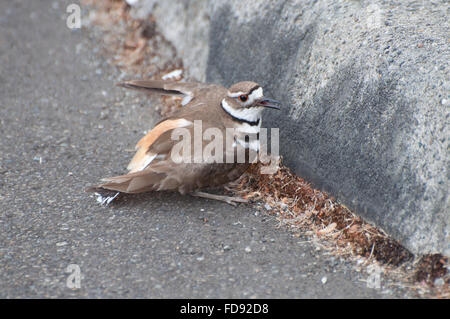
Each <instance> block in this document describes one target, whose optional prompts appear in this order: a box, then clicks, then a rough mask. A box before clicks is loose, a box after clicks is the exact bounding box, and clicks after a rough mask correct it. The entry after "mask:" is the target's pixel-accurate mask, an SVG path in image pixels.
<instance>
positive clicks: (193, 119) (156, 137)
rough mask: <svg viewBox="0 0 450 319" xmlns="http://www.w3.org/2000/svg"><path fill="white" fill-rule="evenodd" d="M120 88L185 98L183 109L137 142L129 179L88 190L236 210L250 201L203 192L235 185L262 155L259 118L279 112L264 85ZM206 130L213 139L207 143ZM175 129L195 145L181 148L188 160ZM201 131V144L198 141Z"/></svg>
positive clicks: (134, 84) (139, 84) (139, 83)
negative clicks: (185, 197)
mask: <svg viewBox="0 0 450 319" xmlns="http://www.w3.org/2000/svg"><path fill="white" fill-rule="evenodd" d="M118 86H121V87H124V88H129V89H136V90H140V91H144V92H147V93H156V94H160V95H171V96H178V97H183V100H182V105H183V107H182V108H181V109H180V110H178V111H177V112H176V113H175V114H173V115H171V116H169V117H168V118H165V119H163V120H162V121H160V122H159V123H157V124H156V126H155V127H154V128H153V129H152V130H151V131H150V132H148V133H147V134H146V135H145V136H144V137H143V138H142V139H141V140H140V141H139V142H138V143H137V145H136V150H137V151H136V154H135V155H134V157H133V159H132V160H131V162H130V163H129V165H128V170H129V172H128V173H127V174H125V175H121V176H115V177H108V178H104V179H102V181H103V182H104V183H102V184H100V185H98V186H94V187H90V188H88V189H87V190H88V191H98V190H100V189H106V190H113V191H117V192H123V193H141V192H147V191H178V192H180V193H181V194H191V195H193V196H199V197H204V198H209V199H215V200H221V201H225V202H227V203H229V204H232V205H235V202H246V200H244V199H242V198H239V197H230V196H222V195H216V194H210V193H206V192H203V191H201V190H204V189H207V188H213V187H217V186H221V185H224V184H226V183H228V182H232V181H234V180H236V179H237V178H239V177H240V176H241V175H242V174H243V173H244V171H245V170H246V169H247V168H248V166H249V165H250V163H251V162H252V161H253V160H254V159H255V154H256V155H257V153H258V151H259V132H260V127H261V113H262V111H263V110H264V109H265V108H273V109H279V103H278V102H277V101H275V100H272V99H268V98H265V97H264V95H263V89H262V87H261V86H260V85H258V84H257V83H255V82H249V81H246V82H239V83H236V84H234V85H233V86H231V87H230V88H229V89H227V88H225V87H223V86H221V85H216V84H201V83H180V82H171V81H153V80H136V81H128V82H123V83H119V84H118ZM199 127H200V128H199ZM208 129H209V133H213V134H209V137H208V138H204V135H207V134H206V133H207V132H208ZM177 130H178V131H180V132H183V131H181V130H184V133H186V134H184V135H183V137H184V138H185V139H186V140H187V142H190V143H191V144H190V145H188V147H187V150H186V149H182V150H183V151H185V152H184V155H183V156H184V157H181V156H180V154H179V153H180V152H179V151H180V147H178V146H177V143H180V141H179V138H178V139H176V138H174V134H175V133H176V131H177ZM198 130H200V137H201V138H200V142H199V141H198V138H197V139H196V135H197V137H198V133H199V132H198ZM186 136H187V137H186ZM178 137H180V136H178ZM212 137H215V139H214V142H217V143H215V144H214V145H215V146H216V147H215V148H214V149H213V151H214V152H213V151H212V150H211V147H209V151H210V153H208V152H207V151H208V143H211V141H212ZM216 139H218V140H216ZM220 139H222V140H221V141H220ZM185 142H186V141H185ZM199 144H200V145H199ZM183 145H184V144H183ZM192 145H193V147H191V146H192ZM197 146H200V149H201V150H200V152H199V154H195V153H196V152H197V151H196V147H197ZM175 149H177V150H175ZM202 149H203V151H202ZM242 153H243V154H244V155H245V157H244V159H242V157H239V155H238V154H242ZM186 154H188V155H189V156H188V158H186V157H185V155H186ZM252 154H253V155H252ZM198 155H199V156H198ZM199 157H200V158H199ZM180 159H182V160H180ZM116 196H117V194H116Z"/></svg>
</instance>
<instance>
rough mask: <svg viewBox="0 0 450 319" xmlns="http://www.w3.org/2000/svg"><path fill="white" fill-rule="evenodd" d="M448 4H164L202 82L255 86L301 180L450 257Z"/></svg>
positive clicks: (161, 18) (164, 26) (164, 15)
mask: <svg viewBox="0 0 450 319" xmlns="http://www.w3.org/2000/svg"><path fill="white" fill-rule="evenodd" d="M449 10H450V9H449V6H448V2H447V1H381V0H380V1H344V0H335V1H328V0H323V1H312V0H311V1H271V0H263V1H256V2H255V1H242V0H231V1H209V0H195V1H155V0H140V1H138V2H137V3H136V7H135V8H134V11H135V12H136V14H139V13H140V14H143V13H147V12H152V14H154V15H155V16H156V17H157V20H158V22H159V27H160V28H161V30H162V31H163V33H164V35H166V37H167V38H168V39H169V40H170V41H172V43H173V44H174V45H175V46H176V47H177V49H178V50H179V52H180V54H181V55H182V56H183V57H184V60H185V65H186V69H187V70H188V72H190V75H191V76H192V77H194V78H197V79H199V80H205V79H206V80H208V81H211V82H218V83H222V84H225V85H229V84H231V83H234V82H236V81H240V80H254V81H257V82H259V83H260V84H262V85H263V86H264V88H265V92H266V93H267V94H268V95H271V96H272V97H274V98H277V99H279V100H281V101H282V102H283V105H284V108H283V112H281V113H275V112H272V113H271V114H267V117H266V120H265V125H266V126H267V127H280V123H283V124H282V129H281V131H280V152H281V154H282V155H283V156H284V159H285V163H286V164H287V165H288V166H289V167H291V168H293V169H294V170H295V171H296V173H297V174H299V175H300V176H302V177H305V178H306V179H307V180H309V181H311V182H313V183H314V185H315V186H317V187H319V188H321V189H324V190H326V191H328V192H329V193H331V194H332V195H334V196H336V197H337V198H338V199H339V200H340V201H342V202H343V203H344V204H346V205H347V206H349V207H351V208H353V209H355V211H356V212H357V213H358V214H359V215H361V216H363V217H364V218H365V219H366V220H368V221H370V222H373V223H375V224H376V225H378V226H379V227H381V228H383V229H384V230H386V231H387V232H388V233H389V234H390V235H392V236H393V237H395V238H397V239H398V240H400V242H401V243H403V244H404V245H405V246H406V247H407V248H409V249H410V250H411V251H413V252H415V253H428V252H442V253H444V254H446V255H450V213H449V211H450V210H449V199H448V188H449V185H448V173H447V167H448V135H449V132H448V117H449V105H450V97H449V91H450V86H449V85H450V84H449V67H448V61H450V50H449V42H448V34H449V31H450V28H449V23H448V14H449Z"/></svg>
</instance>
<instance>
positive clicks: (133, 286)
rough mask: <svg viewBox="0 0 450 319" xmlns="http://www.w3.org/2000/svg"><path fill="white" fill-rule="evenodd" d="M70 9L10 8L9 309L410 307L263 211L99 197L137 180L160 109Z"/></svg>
mask: <svg viewBox="0 0 450 319" xmlns="http://www.w3.org/2000/svg"><path fill="white" fill-rule="evenodd" d="M70 2H72V1H44V0H42V1H28V0H15V1H2V2H0V83H1V85H0V135H1V137H2V138H1V139H0V206H1V212H0V298H39V297H40V298H47V297H90V298H94V297H95V298H118V297H125V298H131V297H136V298H157V297H158V298H159V297H163V298H167V297H172V298H173V297H186V298H195V297H199V298H203V297H205V298H206V297H221V298H228V297H235V298H251V297H259V298H280V297H286V298H305V297H311V298H317V297H325V298H337V297H345V298H383V297H390V298H392V297H405V296H406V295H405V292H404V291H403V290H398V288H392V286H388V285H387V284H386V282H385V281H384V277H382V286H381V289H371V288H368V287H367V286H366V283H365V282H363V281H362V280H365V279H367V276H368V275H367V274H366V273H365V272H364V271H362V272H357V271H355V270H354V267H353V266H352V264H351V263H349V262H346V261H342V260H340V259H339V258H337V257H333V256H331V255H329V254H327V253H326V252H325V251H323V250H318V249H317V248H316V246H315V245H313V244H311V243H310V242H307V241H306V240H305V239H304V238H295V237H293V236H292V235H291V234H290V233H289V232H288V231H287V230H286V229H284V228H281V229H280V228H277V223H276V221H275V220H274V217H271V216H269V215H266V214H264V213H259V214H255V212H256V210H255V209H254V208H252V206H249V205H242V206H239V207H237V208H233V207H231V206H229V205H227V204H224V203H219V202H212V201H208V200H203V199H199V198H192V197H189V196H185V197H183V196H180V195H178V194H164V193H157V194H144V195H136V196H127V197H125V198H123V199H122V200H121V201H119V202H117V203H115V204H112V205H110V206H108V207H102V206H100V205H99V204H98V203H97V202H96V200H95V198H94V197H93V196H92V195H89V194H87V193H85V192H84V191H83V189H84V187H85V186H86V185H90V184H93V183H96V182H98V181H99V179H100V178H101V177H104V176H111V175H113V174H119V173H122V172H124V171H125V167H126V164H127V162H128V161H129V159H130V157H131V156H132V149H133V147H134V144H135V143H136V141H137V140H138V139H139V138H140V137H141V136H142V134H143V132H144V131H145V130H147V129H148V128H149V127H151V126H152V125H153V124H154V123H155V121H157V120H158V118H157V116H156V114H155V113H156V112H155V111H153V108H154V106H155V103H157V100H147V99H145V98H143V97H142V96H140V95H139V94H137V93H135V92H126V91H124V90H122V89H120V88H117V87H115V86H114V83H115V82H116V81H117V79H119V78H121V77H123V76H124V75H123V74H121V73H120V72H119V71H117V70H116V69H114V68H113V67H112V66H111V65H110V64H108V63H107V61H105V60H104V59H103V58H101V55H100V54H99V52H98V50H99V46H98V41H99V39H98V38H91V37H90V33H89V31H87V30H83V29H82V30H75V31H71V30H69V29H68V28H67V27H66V20H65V19H66V17H67V14H66V13H65V12H66V6H67V5H68V4H69V3H70ZM70 264H76V265H78V266H79V267H80V271H81V288H80V289H75V290H71V289H69V288H68V287H67V286H66V282H67V279H68V276H69V274H68V273H66V269H67V267H68V266H69V265H70ZM325 278H326V280H325ZM324 282H325V283H324Z"/></svg>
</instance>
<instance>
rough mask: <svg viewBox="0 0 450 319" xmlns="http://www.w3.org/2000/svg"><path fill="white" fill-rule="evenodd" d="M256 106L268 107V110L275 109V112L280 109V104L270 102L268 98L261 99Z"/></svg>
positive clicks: (275, 101)
mask: <svg viewBox="0 0 450 319" xmlns="http://www.w3.org/2000/svg"><path fill="white" fill-rule="evenodd" d="M258 105H261V106H264V107H268V108H270V109H276V110H279V109H280V102H278V101H277V100H272V99H268V98H263V99H262V100H261V101H259V102H258Z"/></svg>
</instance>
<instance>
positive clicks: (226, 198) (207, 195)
mask: <svg viewBox="0 0 450 319" xmlns="http://www.w3.org/2000/svg"><path fill="white" fill-rule="evenodd" d="M190 195H192V196H197V197H203V198H208V199H214V200H219V201H222V202H225V203H228V204H230V205H233V206H236V205H237V204H236V203H248V199H244V198H241V197H233V196H225V195H216V194H210V193H205V192H199V191H196V192H193V193H190Z"/></svg>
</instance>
